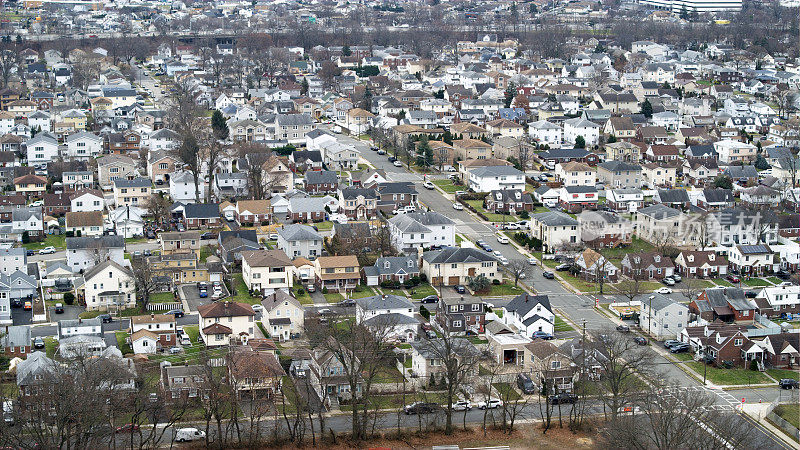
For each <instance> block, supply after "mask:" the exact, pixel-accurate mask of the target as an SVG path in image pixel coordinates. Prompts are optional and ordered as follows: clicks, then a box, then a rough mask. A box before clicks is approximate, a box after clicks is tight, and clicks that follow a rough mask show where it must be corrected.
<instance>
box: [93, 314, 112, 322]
mask: <svg viewBox="0 0 800 450" xmlns="http://www.w3.org/2000/svg"><path fill="white" fill-rule="evenodd" d="M97 317H99V318H100V320H101V321H102V322H103V323H111V322H113V321H114V318H113V317H111V314H100V315H99V316H97Z"/></svg>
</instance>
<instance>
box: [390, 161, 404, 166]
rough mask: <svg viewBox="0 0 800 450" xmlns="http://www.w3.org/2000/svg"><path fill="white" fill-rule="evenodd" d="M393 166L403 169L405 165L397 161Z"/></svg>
mask: <svg viewBox="0 0 800 450" xmlns="http://www.w3.org/2000/svg"><path fill="white" fill-rule="evenodd" d="M392 164H393V165H394V166H395V167H403V163H401V162H400V161H398V160H395V162H393V163H392Z"/></svg>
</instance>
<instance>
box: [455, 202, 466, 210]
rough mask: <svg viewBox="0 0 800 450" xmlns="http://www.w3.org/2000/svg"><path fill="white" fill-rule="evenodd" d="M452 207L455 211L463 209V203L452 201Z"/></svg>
mask: <svg viewBox="0 0 800 450" xmlns="http://www.w3.org/2000/svg"><path fill="white" fill-rule="evenodd" d="M453 209H455V210H457V211H461V210H463V209H464V205H462V204H461V203H458V202H455V203H453Z"/></svg>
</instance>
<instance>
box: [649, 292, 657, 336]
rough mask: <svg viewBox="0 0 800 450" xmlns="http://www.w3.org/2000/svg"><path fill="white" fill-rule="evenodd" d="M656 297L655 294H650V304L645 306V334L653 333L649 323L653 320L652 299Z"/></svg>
mask: <svg viewBox="0 0 800 450" xmlns="http://www.w3.org/2000/svg"><path fill="white" fill-rule="evenodd" d="M654 298H656V296H655V295H651V296H650V297H649V300H650V306H649V307H648V308H647V334H649V335H650V336H652V335H653V328H652V327H651V325H650V324H651V323H652V322H653V299H654Z"/></svg>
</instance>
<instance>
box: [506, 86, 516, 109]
mask: <svg viewBox="0 0 800 450" xmlns="http://www.w3.org/2000/svg"><path fill="white" fill-rule="evenodd" d="M516 91H517V89H516V87H515V85H514V82H511V83H508V86H507V87H506V92H505V99H504V101H505V107H506V108H510V107H511V102H512V101H514V95H515V93H516Z"/></svg>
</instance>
